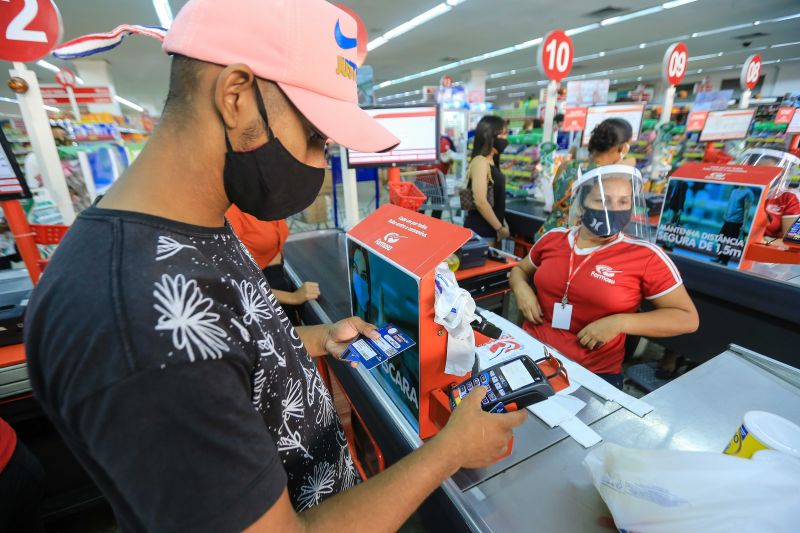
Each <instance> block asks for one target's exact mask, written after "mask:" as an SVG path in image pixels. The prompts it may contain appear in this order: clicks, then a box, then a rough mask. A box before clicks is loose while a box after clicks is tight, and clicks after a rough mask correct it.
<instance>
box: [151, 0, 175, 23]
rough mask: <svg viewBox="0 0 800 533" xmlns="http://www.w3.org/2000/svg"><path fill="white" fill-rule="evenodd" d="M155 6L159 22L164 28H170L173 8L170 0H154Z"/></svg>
mask: <svg viewBox="0 0 800 533" xmlns="http://www.w3.org/2000/svg"><path fill="white" fill-rule="evenodd" d="M153 7H154V8H156V15H157V16H158V23H159V24H161V26H162V27H163V28H167V29H169V27H170V26H172V8H171V7H170V6H169V0H153Z"/></svg>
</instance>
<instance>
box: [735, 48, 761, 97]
mask: <svg viewBox="0 0 800 533" xmlns="http://www.w3.org/2000/svg"><path fill="white" fill-rule="evenodd" d="M759 79H761V56H760V55H758V54H753V55H751V56H750V57H748V58H747V61H745V62H744V66H743V67H742V74H741V76H739V85H741V87H742V90H743V91H749V90H751V89H754V88H755V86H756V85H758V80H759Z"/></svg>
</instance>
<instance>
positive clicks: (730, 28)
mask: <svg viewBox="0 0 800 533" xmlns="http://www.w3.org/2000/svg"><path fill="white" fill-rule="evenodd" d="M750 26H752V23H750V22H748V23H747V24H737V25H735V26H726V27H724V28H717V29H714V30H708V31H699V32H696V33H693V34H692V37H706V36H708V35H715V34H717V33H725V32H728V31H736V30H741V29H742V28H749V27H750Z"/></svg>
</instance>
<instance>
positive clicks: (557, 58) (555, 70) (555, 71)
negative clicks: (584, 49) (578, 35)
mask: <svg viewBox="0 0 800 533" xmlns="http://www.w3.org/2000/svg"><path fill="white" fill-rule="evenodd" d="M574 58H575V49H574V48H573V46H572V39H570V38H569V36H568V35H567V34H565V33H564V31H563V30H554V31H551V32H550V33H548V34H547V35H546V36H545V38H544V40H542V44H540V45H539V51H538V54H537V60H538V65H539V71H540V72H541V73H542V74H544V75H545V76H547V78H548V79H550V80H553V81H561V80H563V79H564V78H565V77H567V75H569V71H570V70H572V60H573V59H574Z"/></svg>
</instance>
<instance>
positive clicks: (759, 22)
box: [753, 20, 761, 26]
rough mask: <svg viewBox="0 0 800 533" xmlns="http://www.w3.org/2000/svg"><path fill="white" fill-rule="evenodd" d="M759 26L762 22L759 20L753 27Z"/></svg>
mask: <svg viewBox="0 0 800 533" xmlns="http://www.w3.org/2000/svg"><path fill="white" fill-rule="evenodd" d="M759 24H761V21H760V20H757V21H755V22H753V26H758V25H759Z"/></svg>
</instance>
